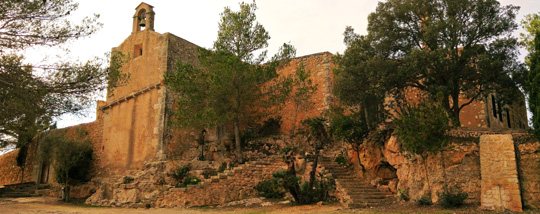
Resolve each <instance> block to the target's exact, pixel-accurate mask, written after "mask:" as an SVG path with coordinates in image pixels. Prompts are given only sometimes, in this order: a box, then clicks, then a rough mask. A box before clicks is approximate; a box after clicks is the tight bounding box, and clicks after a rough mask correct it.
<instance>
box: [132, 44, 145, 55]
mask: <svg viewBox="0 0 540 214" xmlns="http://www.w3.org/2000/svg"><path fill="white" fill-rule="evenodd" d="M142 55H143V48H142V45H140V44H139V45H135V47H134V48H133V58H137V57H139V56H142Z"/></svg>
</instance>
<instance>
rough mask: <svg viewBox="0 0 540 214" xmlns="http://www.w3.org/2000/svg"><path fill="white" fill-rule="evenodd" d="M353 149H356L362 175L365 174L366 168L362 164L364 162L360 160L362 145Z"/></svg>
mask: <svg viewBox="0 0 540 214" xmlns="http://www.w3.org/2000/svg"><path fill="white" fill-rule="evenodd" d="M353 147H354V151H355V152H356V158H358V167H360V169H361V170H362V174H364V172H365V171H366V168H365V167H364V165H363V164H362V160H360V145H355V146H353Z"/></svg>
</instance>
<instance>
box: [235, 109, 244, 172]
mask: <svg viewBox="0 0 540 214" xmlns="http://www.w3.org/2000/svg"><path fill="white" fill-rule="evenodd" d="M233 126H234V141H235V149H236V157H237V160H238V162H239V163H244V157H243V156H242V142H241V139H240V129H239V127H238V119H235V120H234V124H233Z"/></svg>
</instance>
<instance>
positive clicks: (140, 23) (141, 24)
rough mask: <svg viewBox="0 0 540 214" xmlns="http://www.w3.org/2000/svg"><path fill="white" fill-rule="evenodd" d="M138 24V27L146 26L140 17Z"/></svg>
mask: <svg viewBox="0 0 540 214" xmlns="http://www.w3.org/2000/svg"><path fill="white" fill-rule="evenodd" d="M139 26H140V27H146V22H145V20H144V19H141V21H140V22H139Z"/></svg>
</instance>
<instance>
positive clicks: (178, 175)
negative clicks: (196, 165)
mask: <svg viewBox="0 0 540 214" xmlns="http://www.w3.org/2000/svg"><path fill="white" fill-rule="evenodd" d="M190 170H191V166H190V165H189V164H188V165H183V166H180V167H178V168H176V169H175V170H173V171H172V172H171V173H170V175H171V177H172V178H174V179H175V180H176V181H177V182H182V181H183V180H184V178H186V177H187V175H188V173H189V171H190Z"/></svg>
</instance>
